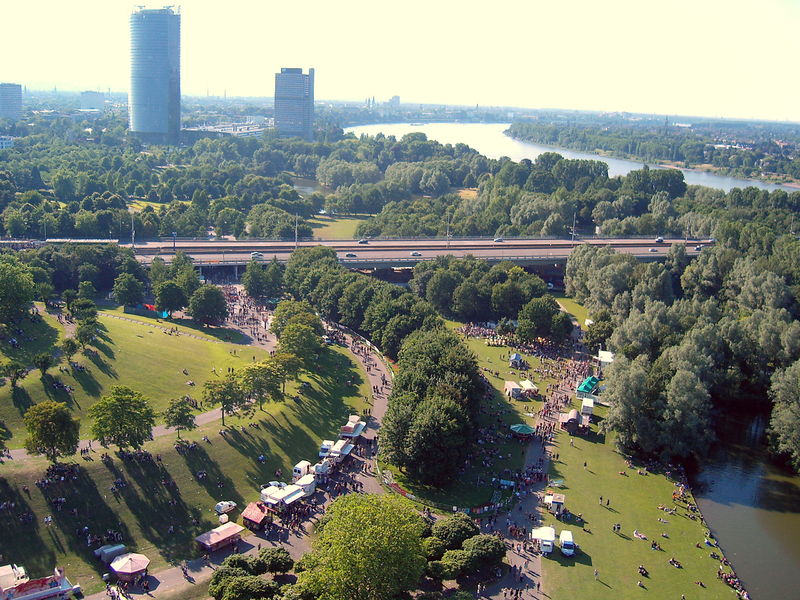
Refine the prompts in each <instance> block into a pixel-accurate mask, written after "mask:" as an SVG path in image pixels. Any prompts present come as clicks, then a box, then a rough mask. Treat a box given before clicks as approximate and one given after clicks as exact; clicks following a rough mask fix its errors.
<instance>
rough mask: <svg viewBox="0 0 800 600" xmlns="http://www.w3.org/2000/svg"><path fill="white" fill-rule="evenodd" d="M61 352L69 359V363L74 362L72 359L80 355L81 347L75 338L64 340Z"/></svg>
mask: <svg viewBox="0 0 800 600" xmlns="http://www.w3.org/2000/svg"><path fill="white" fill-rule="evenodd" d="M60 347H61V351H62V352H63V353H64V356H66V357H67V362H69V361H70V360H72V357H73V356H75V354H77V353H78V350H79V348H80V345H79V344H78V342H76V341H75V338H71V337H68V338H64V340H63V341H62V342H61V344H60Z"/></svg>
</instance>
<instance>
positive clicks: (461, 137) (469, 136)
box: [345, 123, 798, 192]
mask: <svg viewBox="0 0 800 600" xmlns="http://www.w3.org/2000/svg"><path fill="white" fill-rule="evenodd" d="M506 129H508V123H424V124H422V125H411V124H409V123H391V124H383V125H359V126H358V127H348V128H347V129H345V131H346V132H353V133H354V134H355V135H357V136H358V135H361V134H367V135H376V134H378V133H383V134H384V135H394V136H396V137H397V138H400V137H402V136H404V135H405V134H407V133H414V132H422V133H424V134H425V135H427V136H428V139H431V140H436V141H438V142H441V143H442V144H453V145H455V144H457V143H459V142H461V143H464V144H467V145H468V146H469V147H471V148H474V149H475V150H477V151H478V152H480V153H481V154H483V155H484V156H487V157H489V158H500V157H501V156H507V157H509V158H510V159H511V160H514V161H520V160H522V159H523V158H528V159H530V160H533V159H535V158H536V157H537V156H539V155H540V154H542V153H544V152H558V153H559V154H561V155H562V156H563V157H565V158H579V159H585V160H602V161H603V162H605V163H608V174H609V176H610V177H615V176H616V175H627V174H628V173H629V172H630V171H635V170H637V169H641V168H642V165H643V164H644V163H641V162H636V161H632V160H624V159H620V158H607V157H605V156H599V155H597V154H589V153H587V152H576V151H574V150H564V149H562V148H554V147H552V146H543V145H541V144H533V143H530V142H521V141H519V140H515V139H513V138H510V137H508V136H507V135H505V134H504V133H503V132H504V131H505V130H506ZM649 166H650V167H652V168H663V167H659V166H657V165H649ZM681 171H683V176H684V178H685V180H686V183H688V184H692V185H705V186H708V187H713V188H718V189H721V190H725V191H726V192H727V191H729V190H731V189H733V188H735V187H739V188H744V187H748V186H755V187H757V188H761V189H766V190H775V189H785V190H786V191H790V192H791V191H798V188H791V187H788V186H781V185H775V184H770V183H763V182H761V181H755V180H751V179H738V178H736V177H725V176H722V175H714V174H713V173H703V172H701V171H691V170H686V169H681Z"/></svg>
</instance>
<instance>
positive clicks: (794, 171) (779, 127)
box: [506, 119, 800, 179]
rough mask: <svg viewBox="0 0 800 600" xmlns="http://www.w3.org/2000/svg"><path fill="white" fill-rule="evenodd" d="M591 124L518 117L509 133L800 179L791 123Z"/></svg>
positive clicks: (796, 132)
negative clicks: (523, 119)
mask: <svg viewBox="0 0 800 600" xmlns="http://www.w3.org/2000/svg"><path fill="white" fill-rule="evenodd" d="M598 121H599V122H589V123H583V122H582V123H554V122H548V121H547V120H541V121H539V120H537V121H516V122H514V123H512V124H511V126H510V127H509V129H508V130H507V132H506V133H507V134H508V135H510V136H511V137H513V138H515V139H519V140H524V141H528V142H534V143H537V144H546V145H551V146H559V147H562V148H570V149H573V150H582V151H586V152H597V151H601V152H608V153H610V154H612V155H614V156H618V157H621V158H632V159H637V160H644V161H649V162H661V161H663V162H672V163H680V164H681V165H682V166H685V167H694V166H701V167H710V168H712V169H713V170H715V171H718V172H720V173H723V174H727V175H735V176H740V177H756V178H761V177H763V178H773V179H775V178H780V176H782V175H788V176H789V177H792V178H794V179H800V156H798V154H797V148H798V145H797V144H798V143H799V142H800V129H798V128H797V126H792V125H789V124H779V123H775V124H772V123H770V124H767V123H758V124H755V123H753V124H743V123H724V124H722V123H709V122H700V123H697V124H684V126H679V127H676V126H674V125H672V126H671V125H669V124H668V123H666V124H665V123H663V122H658V121H655V120H621V119H617V120H610V119H598Z"/></svg>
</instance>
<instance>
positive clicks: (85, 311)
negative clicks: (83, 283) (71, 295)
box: [72, 298, 97, 321]
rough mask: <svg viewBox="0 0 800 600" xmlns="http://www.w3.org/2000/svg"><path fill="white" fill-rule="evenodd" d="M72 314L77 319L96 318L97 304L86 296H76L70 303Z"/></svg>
mask: <svg viewBox="0 0 800 600" xmlns="http://www.w3.org/2000/svg"><path fill="white" fill-rule="evenodd" d="M72 316H73V317H75V318H76V319H77V320H78V321H85V320H87V319H96V318H97V305H96V304H95V303H94V302H93V301H92V300H89V299H88V298H78V299H77V300H75V301H74V302H73V303H72Z"/></svg>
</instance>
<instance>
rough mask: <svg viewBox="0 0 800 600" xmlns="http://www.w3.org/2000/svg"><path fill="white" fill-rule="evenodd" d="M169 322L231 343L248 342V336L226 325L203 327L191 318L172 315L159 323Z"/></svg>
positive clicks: (167, 323)
mask: <svg viewBox="0 0 800 600" xmlns="http://www.w3.org/2000/svg"><path fill="white" fill-rule="evenodd" d="M170 324H175V325H180V326H182V327H186V328H187V329H192V330H194V331H196V332H197V333H200V334H203V335H207V336H209V337H212V338H215V339H218V340H220V341H222V342H229V343H231V344H248V343H249V340H250V338H249V337H248V336H246V335H244V334H242V333H240V332H238V331H236V330H235V329H229V328H228V327H214V326H210V327H204V326H202V325H200V324H199V323H195V322H194V321H192V320H191V319H184V318H178V317H174V318H172V319H164V320H163V321H162V323H161V325H166V326H169V325H170Z"/></svg>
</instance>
